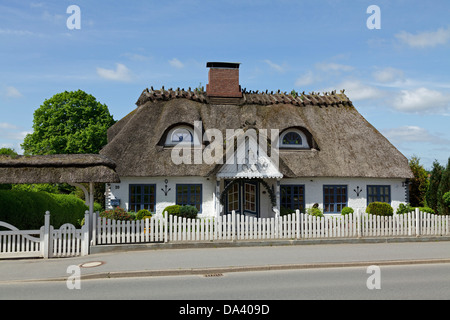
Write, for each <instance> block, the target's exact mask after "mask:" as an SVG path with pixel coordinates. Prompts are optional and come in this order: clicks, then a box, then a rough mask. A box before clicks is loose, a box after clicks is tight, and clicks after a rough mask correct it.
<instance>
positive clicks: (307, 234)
mask: <svg viewBox="0 0 450 320" xmlns="http://www.w3.org/2000/svg"><path fill="white" fill-rule="evenodd" d="M93 229H94V235H93V244H94V245H101V244H120V243H145V242H189V241H222V240H223V241H227V240H228V241H242V240H272V239H311V238H343V237H347V238H351V237H395V236H422V235H429V236H444V235H450V216H439V215H432V214H429V213H424V212H419V211H418V210H416V211H415V212H410V213H406V214H402V215H394V216H391V217H380V216H374V215H369V214H366V213H359V212H356V213H355V214H350V215H346V216H325V217H316V216H311V215H308V214H303V213H299V212H298V211H297V212H296V213H293V214H289V215H285V216H277V217H274V218H255V217H249V216H245V215H240V214H236V213H235V212H234V211H233V212H232V214H229V215H224V216H221V217H218V218H213V217H211V218H206V219H186V218H180V217H177V216H171V215H169V216H168V217H165V218H163V217H162V216H160V217H158V216H153V217H152V218H150V219H145V220H138V221H115V220H110V219H106V218H100V217H98V215H96V216H95V217H94V228H93Z"/></svg>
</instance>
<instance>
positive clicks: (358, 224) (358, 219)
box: [356, 208, 362, 238]
mask: <svg viewBox="0 0 450 320" xmlns="http://www.w3.org/2000/svg"><path fill="white" fill-rule="evenodd" d="M356 228H357V233H358V238H361V233H362V232H361V228H362V223H361V209H359V208H358V209H356Z"/></svg>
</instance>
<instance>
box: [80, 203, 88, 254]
mask: <svg viewBox="0 0 450 320" xmlns="http://www.w3.org/2000/svg"><path fill="white" fill-rule="evenodd" d="M89 229H90V222H89V211H88V210H86V212H85V213H84V226H83V227H82V228H81V230H82V233H83V235H82V243H81V246H82V247H81V255H82V256H87V255H88V254H89V248H90V241H89Z"/></svg>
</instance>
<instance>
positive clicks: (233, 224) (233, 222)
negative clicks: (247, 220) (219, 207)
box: [231, 210, 236, 241]
mask: <svg viewBox="0 0 450 320" xmlns="http://www.w3.org/2000/svg"><path fill="white" fill-rule="evenodd" d="M231 240H232V241H236V211H234V210H233V211H232V212H231Z"/></svg>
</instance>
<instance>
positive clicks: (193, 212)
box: [178, 206, 198, 219]
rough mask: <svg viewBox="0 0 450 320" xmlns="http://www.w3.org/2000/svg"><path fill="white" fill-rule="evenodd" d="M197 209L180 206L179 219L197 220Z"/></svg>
mask: <svg viewBox="0 0 450 320" xmlns="http://www.w3.org/2000/svg"><path fill="white" fill-rule="evenodd" d="M197 214H198V209H197V208H196V207H194V206H181V207H180V213H179V214H178V216H179V217H181V218H188V219H195V218H197Z"/></svg>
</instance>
